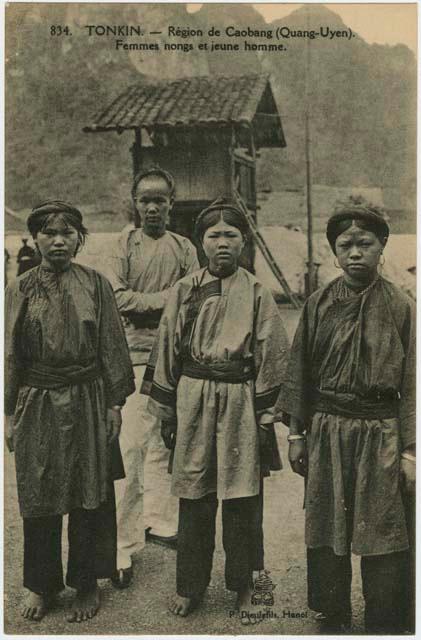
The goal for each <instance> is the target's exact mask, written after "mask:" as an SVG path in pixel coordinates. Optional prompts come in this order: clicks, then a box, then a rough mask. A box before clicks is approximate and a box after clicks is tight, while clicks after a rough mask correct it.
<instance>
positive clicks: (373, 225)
mask: <svg viewBox="0 0 421 640" xmlns="http://www.w3.org/2000/svg"><path fill="white" fill-rule="evenodd" d="M354 221H355V222H356V224H357V226H358V227H360V228H361V229H365V230H366V231H371V232H372V233H374V234H375V235H376V236H377V238H378V239H379V241H380V242H381V243H382V244H386V242H387V239H388V237H389V225H388V224H387V222H386V220H385V218H384V216H383V215H382V214H381V213H380V211H378V210H377V209H376V208H374V207H369V206H365V205H362V204H347V205H345V206H343V207H341V208H340V209H338V210H337V211H335V213H334V214H333V215H332V216H331V217H330V218H329V220H328V223H327V229H326V236H327V239H328V241H329V244H330V246H331V249H332V251H333V253H334V254H335V255H336V247H335V243H336V239H337V238H338V237H339V236H340V235H341V234H342V233H344V232H345V231H347V230H348V229H349V227H350V226H351V225H352V223H353V222H354Z"/></svg>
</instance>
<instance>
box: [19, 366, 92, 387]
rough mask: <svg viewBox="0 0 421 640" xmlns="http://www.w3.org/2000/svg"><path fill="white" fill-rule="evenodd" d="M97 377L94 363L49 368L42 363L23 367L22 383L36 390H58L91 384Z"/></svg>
mask: <svg viewBox="0 0 421 640" xmlns="http://www.w3.org/2000/svg"><path fill="white" fill-rule="evenodd" d="M99 377H100V370H99V367H98V363H97V362H96V361H94V362H90V363H87V364H71V365H68V366H67V367H51V366H49V365H46V364H44V363H42V362H30V363H27V366H26V367H25V370H24V374H23V383H24V384H26V385H28V386H29V387H35V388H36V389H60V388H61V387H68V386H70V385H76V384H82V383H84V382H92V381H93V380H96V379H97V378H99Z"/></svg>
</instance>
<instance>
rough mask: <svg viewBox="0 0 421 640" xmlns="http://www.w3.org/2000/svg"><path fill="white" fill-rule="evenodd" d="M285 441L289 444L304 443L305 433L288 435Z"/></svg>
mask: <svg viewBox="0 0 421 640" xmlns="http://www.w3.org/2000/svg"><path fill="white" fill-rule="evenodd" d="M287 440H288V442H289V443H290V444H291V443H293V442H305V441H306V435H305V433H290V434H289V435H288V436H287Z"/></svg>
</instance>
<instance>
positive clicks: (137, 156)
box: [130, 128, 142, 178]
mask: <svg viewBox="0 0 421 640" xmlns="http://www.w3.org/2000/svg"><path fill="white" fill-rule="evenodd" d="M130 153H131V154H132V166H133V178H134V177H135V176H136V175H137V174H138V173H139V171H140V168H141V163H142V132H141V130H140V129H139V128H137V129H135V140H134V142H133V144H132V146H131V147H130Z"/></svg>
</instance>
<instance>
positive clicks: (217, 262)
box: [202, 220, 244, 274]
mask: <svg viewBox="0 0 421 640" xmlns="http://www.w3.org/2000/svg"><path fill="white" fill-rule="evenodd" d="M202 244H203V250H204V252H205V253H206V256H207V258H208V260H209V267H210V269H211V271H213V272H215V273H221V274H224V273H230V272H232V271H234V270H235V269H236V268H237V265H238V260H239V257H240V254H241V251H242V250H243V247H244V238H243V235H242V233H241V231H240V230H239V229H237V227H233V226H231V225H229V224H227V223H226V222H224V221H223V220H220V221H219V222H218V223H217V224H215V225H213V226H212V227H209V229H207V230H206V231H205V235H204V236H203V240H202Z"/></svg>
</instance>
